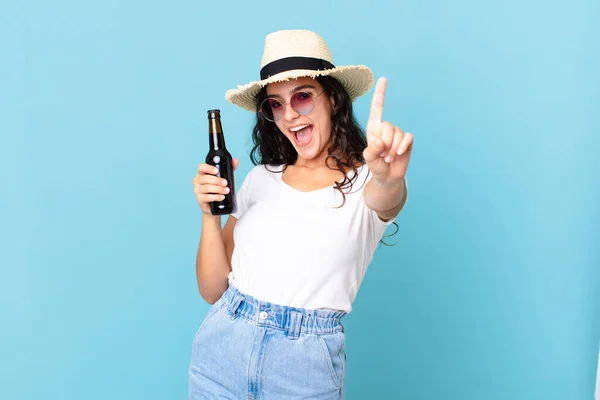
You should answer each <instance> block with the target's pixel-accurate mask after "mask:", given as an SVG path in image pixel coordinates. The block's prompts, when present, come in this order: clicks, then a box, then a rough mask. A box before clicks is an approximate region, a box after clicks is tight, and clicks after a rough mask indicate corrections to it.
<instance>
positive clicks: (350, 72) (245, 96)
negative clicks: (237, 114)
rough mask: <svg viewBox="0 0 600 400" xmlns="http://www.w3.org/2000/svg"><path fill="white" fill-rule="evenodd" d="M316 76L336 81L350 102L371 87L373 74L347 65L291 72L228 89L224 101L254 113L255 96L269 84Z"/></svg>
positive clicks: (366, 68) (366, 69)
mask: <svg viewBox="0 0 600 400" xmlns="http://www.w3.org/2000/svg"><path fill="white" fill-rule="evenodd" d="M317 76H331V77H333V78H335V79H337V80H338V81H339V82H340V83H341V84H342V86H343V87H344V88H345V89H346V91H347V92H348V95H350V99H351V100H352V101H354V100H355V99H357V98H358V97H360V96H362V95H363V94H365V93H366V92H367V91H368V90H369V89H370V88H371V86H372V85H373V72H372V71H371V70H370V69H369V68H368V67H366V66H364V65H348V66H342V67H336V68H333V69H326V70H322V71H312V70H292V71H286V72H282V73H279V74H277V75H273V76H272V77H270V78H268V79H264V80H261V81H255V82H251V83H248V84H247V85H243V86H238V88H237V89H230V90H228V91H227V92H226V93H225V99H227V101H229V102H230V103H232V104H235V105H236V106H239V107H242V108H243V109H246V110H248V111H256V95H257V94H258V92H260V90H261V88H262V87H264V86H266V85H268V84H269V83H274V82H283V81H289V80H291V79H297V78H302V77H310V78H316V77H317Z"/></svg>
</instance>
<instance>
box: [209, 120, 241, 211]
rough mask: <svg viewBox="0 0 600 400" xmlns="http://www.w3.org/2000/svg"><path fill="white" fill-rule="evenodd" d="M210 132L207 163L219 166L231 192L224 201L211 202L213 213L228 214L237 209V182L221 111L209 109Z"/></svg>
mask: <svg viewBox="0 0 600 400" xmlns="http://www.w3.org/2000/svg"><path fill="white" fill-rule="evenodd" d="M208 134H209V145H210V149H209V151H208V154H207V155H206V163H207V164H209V165H213V166H215V167H217V169H218V170H219V173H218V176H219V177H221V178H223V179H226V180H227V186H228V187H229V193H227V194H226V195H225V199H223V200H222V201H213V202H211V203H210V212H211V214H212V215H227V214H231V213H232V212H234V211H235V208H236V204H235V183H234V180H233V158H232V157H231V154H229V152H228V151H227V148H226V147H225V138H224V136H223V127H222V126H221V112H220V111H219V110H208Z"/></svg>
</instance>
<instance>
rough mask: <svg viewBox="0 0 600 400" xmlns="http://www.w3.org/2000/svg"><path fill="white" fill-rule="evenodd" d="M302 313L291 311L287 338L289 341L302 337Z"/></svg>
mask: <svg viewBox="0 0 600 400" xmlns="http://www.w3.org/2000/svg"><path fill="white" fill-rule="evenodd" d="M302 317H303V315H302V313H299V312H297V311H290V323H289V326H288V332H287V337H288V338H289V339H293V340H295V339H298V338H299V337H300V330H301V328H302Z"/></svg>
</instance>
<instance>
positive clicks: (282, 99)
mask: <svg viewBox="0 0 600 400" xmlns="http://www.w3.org/2000/svg"><path fill="white" fill-rule="evenodd" d="M298 92H305V93H310V94H311V96H312V99H313V100H312V101H313V102H314V108H313V109H312V111H310V112H309V113H307V114H305V115H302V114H300V113H299V112H297V111H295V110H294V109H293V108H292V106H291V105H290V102H291V101H292V96H293V95H294V94H295V93H298ZM267 97H268V98H273V99H274V100H277V102H278V103H279V106H277V107H278V111H279V112H280V113H282V117H281V119H279V120H278V121H276V122H275V124H277V127H278V128H279V130H280V131H281V132H282V133H283V134H284V135H285V136H286V137H287V138H288V140H289V141H290V142H291V143H292V145H293V146H294V148H295V149H296V151H297V152H298V162H299V163H301V164H304V163H305V161H309V160H311V161H317V162H318V163H319V164H320V163H321V161H323V162H325V159H326V158H327V147H328V145H329V142H330V139H331V113H332V109H333V108H332V107H333V99H331V98H330V97H329V96H327V93H324V92H323V86H321V84H320V83H319V82H317V81H316V80H314V79H312V78H298V79H294V80H289V81H284V82H276V83H271V84H269V85H267ZM307 99H308V97H307V96H298V95H297V97H296V101H297V104H298V106H297V107H296V108H300V109H301V108H302V107H303V106H304V103H303V102H305V101H307ZM308 101H310V100H308ZM300 111H302V110H300ZM298 128H302V129H298ZM298 162H297V163H298Z"/></svg>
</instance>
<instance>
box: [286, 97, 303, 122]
mask: <svg viewBox="0 0 600 400" xmlns="http://www.w3.org/2000/svg"><path fill="white" fill-rule="evenodd" d="M284 107H285V114H284V115H283V117H284V118H285V120H286V121H288V122H291V121H293V120H295V119H296V118H298V117H299V116H300V114H298V113H297V112H296V110H294V109H293V108H292V105H291V104H290V102H288V103H286V104H285V105H284Z"/></svg>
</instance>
